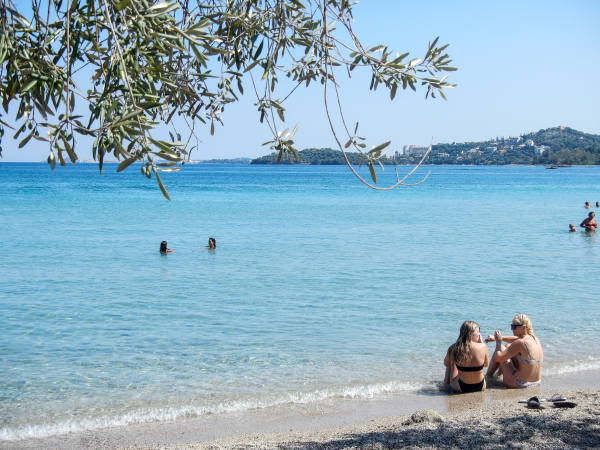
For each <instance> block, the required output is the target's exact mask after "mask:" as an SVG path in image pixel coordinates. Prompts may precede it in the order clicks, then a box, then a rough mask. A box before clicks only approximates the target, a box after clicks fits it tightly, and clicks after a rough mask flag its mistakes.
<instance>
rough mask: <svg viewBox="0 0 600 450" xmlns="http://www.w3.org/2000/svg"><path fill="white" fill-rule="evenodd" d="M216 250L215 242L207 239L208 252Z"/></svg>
mask: <svg viewBox="0 0 600 450" xmlns="http://www.w3.org/2000/svg"><path fill="white" fill-rule="evenodd" d="M215 248H217V241H215V238H208V250H214V249H215Z"/></svg>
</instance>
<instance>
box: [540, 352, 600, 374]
mask: <svg viewBox="0 0 600 450" xmlns="http://www.w3.org/2000/svg"><path fill="white" fill-rule="evenodd" d="M588 370H600V358H595V357H593V356H590V357H589V358H588V360H587V361H575V363H568V364H557V365H555V366H551V367H548V368H545V367H544V368H543V369H542V374H543V375H563V374H567V373H576V372H586V371H588Z"/></svg>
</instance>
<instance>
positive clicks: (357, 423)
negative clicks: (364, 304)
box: [0, 371, 600, 450]
mask: <svg viewBox="0 0 600 450" xmlns="http://www.w3.org/2000/svg"><path fill="white" fill-rule="evenodd" d="M533 395H538V396H540V397H556V396H565V397H568V398H569V400H571V401H574V402H576V403H577V404H578V406H577V407H576V408H573V409H557V408H554V407H552V405H550V404H547V405H546V408H545V409H529V408H527V406H526V405H523V404H519V403H517V401H518V400H519V399H526V398H528V397H530V396H533ZM440 446H442V447H444V448H475V447H476V448H507V447H509V448H510V447H513V448H592V447H594V448H595V447H600V372H597V371H588V372H582V373H578V374H568V375H561V376H554V377H548V378H546V379H544V383H543V385H542V387H539V388H531V389H525V390H507V389H498V388H496V389H494V388H492V389H488V390H487V391H486V392H483V393H473V394H463V395H451V394H446V393H436V394H433V393H415V394H405V395H400V394H396V395H393V396H392V395H390V396H387V397H378V398H375V399H360V400H357V399H349V400H332V401H328V402H322V403H313V404H305V405H297V404H296V405H286V406H283V407H277V408H268V409H263V410H255V411H245V412H240V413H230V414H218V415H212V416H205V417H199V418H194V419H187V420H178V421H173V422H158V423H146V424H137V425H131V426H127V427H119V428H104V429H101V430H95V431H88V432H81V433H72V434H67V435H62V436H54V437H49V438H45V439H29V440H25V441H17V442H3V443H0V449H15V450H16V449H56V448H60V449H81V448H96V449H123V448H127V449H138V450H141V449H144V450H146V449H148V450H149V449H169V450H183V449H186V450H187V449H217V448H218V449H240V448H256V449H263V448H264V449H296V448H298V449H300V448H314V449H342V448H349V447H351V448H361V449H362V448H364V449H367V448H369V449H371V448H381V449H383V448H437V447H440Z"/></svg>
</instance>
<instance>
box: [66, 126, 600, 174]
mask: <svg viewBox="0 0 600 450" xmlns="http://www.w3.org/2000/svg"><path fill="white" fill-rule="evenodd" d="M426 151H427V146H425V145H423V146H419V145H405V146H404V147H403V148H402V151H396V152H394V154H393V155H392V154H390V155H389V156H387V157H383V158H381V160H380V161H381V163H382V164H386V165H392V164H398V165H414V164H417V163H418V162H419V161H420V160H421V158H422V157H423V155H424V154H425V152H426ZM346 154H347V155H348V159H349V160H350V162H351V163H352V164H358V162H359V160H360V157H361V155H360V153H358V152H347V153H346ZM298 157H299V158H300V161H296V160H295V159H292V160H290V159H288V158H282V159H281V164H300V165H343V164H345V161H344V158H343V156H342V152H341V151H339V150H333V149H331V148H310V149H304V150H301V151H299V152H298ZM78 162H82V163H86V162H90V163H91V162H96V161H93V160H79V161H78ZM110 162H115V163H116V162H118V161H116V160H114V161H105V163H110ZM425 163H426V164H434V165H507V164H514V165H548V166H550V165H570V166H575V165H600V136H599V135H596V134H588V133H583V132H581V131H577V130H574V129H572V128H569V127H562V126H558V127H554V128H547V129H545V130H540V131H537V132H531V133H526V134H522V135H519V136H515V137H508V138H505V137H496V138H495V139H490V140H488V141H480V142H452V143H451V144H449V143H438V144H434V145H433V146H432V148H431V152H430V153H429V155H428V156H427V158H426V160H425ZM186 164H277V153H271V154H270V155H265V156H261V157H260V158H255V159H251V158H234V159H209V160H194V161H186Z"/></svg>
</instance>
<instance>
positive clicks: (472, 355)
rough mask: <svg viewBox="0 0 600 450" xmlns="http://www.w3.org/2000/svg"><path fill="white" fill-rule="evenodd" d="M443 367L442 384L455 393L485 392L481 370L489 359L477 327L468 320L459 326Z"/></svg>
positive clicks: (487, 363)
mask: <svg viewBox="0 0 600 450" xmlns="http://www.w3.org/2000/svg"><path fill="white" fill-rule="evenodd" d="M444 365H445V366H446V376H445V378H444V384H446V385H448V384H449V385H450V386H451V387H452V389H454V390H455V391H456V392H478V391H484V390H485V378H484V377H483V368H484V367H487V366H488V365H489V359H488V352H487V347H486V345H485V344H484V343H483V342H481V334H480V332H479V325H477V324H476V323H475V322H471V321H470V320H467V321H465V322H464V323H463V324H462V325H461V327H460V334H459V336H458V339H457V340H456V342H455V343H454V344H452V345H451V346H450V347H449V348H448V352H447V353H446V357H445V358H444Z"/></svg>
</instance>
